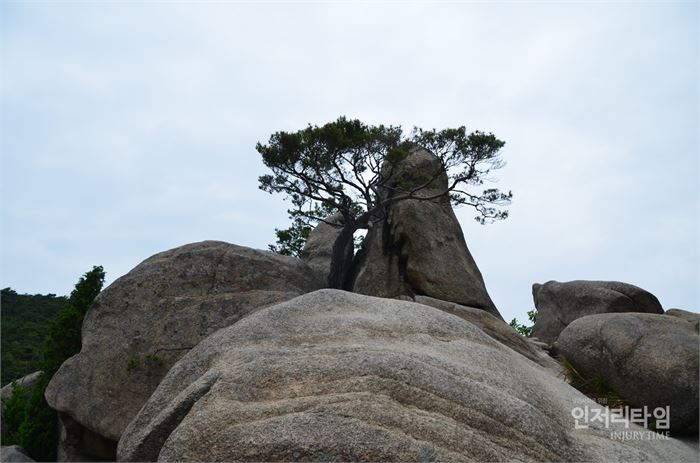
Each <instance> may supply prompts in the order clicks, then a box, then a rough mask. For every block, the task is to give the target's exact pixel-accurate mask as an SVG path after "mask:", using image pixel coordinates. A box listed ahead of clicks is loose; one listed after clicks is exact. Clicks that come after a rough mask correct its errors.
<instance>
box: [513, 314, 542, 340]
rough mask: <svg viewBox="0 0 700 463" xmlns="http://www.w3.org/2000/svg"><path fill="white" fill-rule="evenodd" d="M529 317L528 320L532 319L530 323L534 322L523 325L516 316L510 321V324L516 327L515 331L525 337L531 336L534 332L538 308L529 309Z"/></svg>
mask: <svg viewBox="0 0 700 463" xmlns="http://www.w3.org/2000/svg"><path fill="white" fill-rule="evenodd" d="M527 318H528V320H530V323H532V325H521V324H520V323H518V320H517V319H515V318H514V319H512V320H511V321H510V326H512V327H513V328H514V329H515V331H517V332H518V333H520V334H521V335H523V336H525V337H529V336H530V335H531V334H532V327H533V326H534V324H535V320H537V309H532V310H528V312H527Z"/></svg>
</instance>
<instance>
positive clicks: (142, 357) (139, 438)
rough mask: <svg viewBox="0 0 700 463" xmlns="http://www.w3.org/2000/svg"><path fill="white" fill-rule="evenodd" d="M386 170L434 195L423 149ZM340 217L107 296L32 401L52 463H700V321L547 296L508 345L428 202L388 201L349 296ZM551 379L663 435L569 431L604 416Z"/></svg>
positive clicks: (179, 265) (176, 253)
mask: <svg viewBox="0 0 700 463" xmlns="http://www.w3.org/2000/svg"><path fill="white" fill-rule="evenodd" d="M402 169H404V170H405V172H416V171H419V172H427V173H428V174H431V175H433V177H434V178H436V184H435V185H434V188H435V191H439V189H440V188H444V186H443V183H444V182H446V177H445V176H444V172H442V173H441V172H440V171H438V170H436V169H440V164H439V162H438V160H437V158H435V157H434V156H433V155H432V154H430V153H429V152H427V151H425V150H415V151H413V152H412V153H411V155H410V156H409V157H408V158H407V159H406V160H405V161H404V164H403V167H402ZM435 173H437V174H438V175H434V174H435ZM398 178H400V176H399V177H398ZM431 188H433V187H432V186H431ZM396 191H400V184H397V185H396V186H395V188H390V189H389V190H387V191H386V192H383V193H382V194H385V195H391V194H395V192H396ZM426 194H429V192H426ZM341 220H342V219H341V218H340V217H338V216H334V217H330V218H329V219H328V220H326V222H325V223H322V224H320V225H319V226H318V227H317V228H316V229H315V230H314V231H313V232H312V233H311V235H310V237H309V239H308V242H307V245H306V248H305V249H304V251H303V252H302V254H301V258H295V257H286V256H281V255H277V254H273V253H270V252H266V251H260V250H255V249H250V248H246V247H242V246H237V245H233V244H228V243H223V242H218V241H204V242H200V243H194V244H188V245H185V246H182V247H178V248H175V249H172V250H169V251H166V252H162V253H160V254H156V255H155V256H152V257H150V258H148V259H146V260H145V261H144V262H142V263H141V264H139V265H138V266H136V267H135V268H134V269H133V270H131V271H130V272H129V273H127V274H126V275H125V276H123V277H121V278H119V279H118V280H116V281H115V282H114V283H112V284H111V285H110V286H109V287H108V288H106V289H105V290H104V291H103V292H102V293H101V294H100V295H99V296H98V298H97V299H96V301H95V303H94V305H93V306H92V308H91V309H90V310H89V312H88V314H87V315H86V318H85V321H84V324H83V331H82V350H81V351H80V353H79V354H77V355H76V356H74V357H72V358H70V359H69V360H67V361H66V362H65V363H64V364H63V365H62V367H61V368H60V370H59V371H58V373H57V374H56V375H55V376H54V377H53V379H52V381H51V383H50V384H49V387H48V388H47V390H46V399H47V401H48V403H49V405H50V406H51V407H52V408H54V409H55V410H57V411H58V413H59V426H60V442H59V449H58V455H59V460H61V461H105V460H112V461H115V460H116V461H320V460H322V461H457V460H458V461H467V460H468V461H516V460H517V461H533V462H534V461H572V462H573V461H593V462H599V461H600V462H602V461H623V460H624V461H674V462H675V461H678V462H683V461H693V462H695V461H698V447H697V442H695V443H693V439H695V440H696V439H697V431H698V426H697V425H698V345H699V339H700V338H699V336H700V335H699V333H698V327H699V325H700V315H698V314H695V313H692V312H688V311H683V310H678V309H672V310H668V311H666V312H664V310H663V308H662V306H661V304H660V303H659V301H658V300H657V299H656V298H655V297H654V296H653V295H651V294H650V293H648V292H646V291H644V290H642V289H641V288H637V287H635V286H632V285H628V284H624V283H618V282H600V281H573V282H568V283H558V282H548V283H545V284H543V285H539V284H535V285H534V286H533V296H534V302H535V305H536V307H537V309H538V315H537V321H536V324H535V326H534V328H533V331H532V333H533V337H532V338H528V337H523V336H521V335H519V334H518V333H517V332H516V331H515V330H514V329H513V328H512V327H511V326H510V325H508V324H507V323H505V322H504V321H503V318H502V317H501V315H500V313H499V311H498V309H497V308H496V306H495V304H494V303H493V301H492V300H491V298H490V296H489V294H488V292H487V290H486V285H485V283H484V279H483V277H482V275H481V273H480V271H479V269H478V267H477V265H476V263H475V262H474V259H473V258H472V256H471V254H470V252H469V250H468V248H467V245H466V242H465V239H464V236H463V234H462V230H461V228H460V226H459V223H458V221H457V219H456V217H455V215H454V212H453V210H452V208H451V206H450V203H449V199H447V198H444V197H443V198H437V199H420V198H417V199H410V200H404V201H398V202H394V203H390V206H389V207H387V209H386V211H385V214H384V216H383V218H382V219H381V220H380V221H379V222H377V223H376V224H374V226H373V227H371V229H370V230H369V232H368V234H367V236H366V238H365V241H364V243H363V248H362V250H361V251H360V252H359V254H358V256H357V259H356V265H355V266H354V271H353V274H352V275H351V276H350V279H351V281H350V288H351V289H352V291H344V290H338V289H329V288H327V287H326V286H327V285H326V282H327V281H328V279H327V277H328V274H329V271H330V259H331V253H332V248H333V243H334V241H335V238H336V237H337V236H338V232H339V227H341V226H342V223H341ZM567 369H573V370H575V371H576V372H577V374H580V375H581V376H583V377H588V378H600V379H601V380H604V381H605V382H606V384H608V385H609V386H610V388H612V389H613V390H614V391H615V392H616V393H617V394H619V396H620V397H621V398H622V399H624V400H625V401H626V403H627V404H629V406H630V407H649V408H650V409H651V408H657V407H669V409H670V431H669V432H670V437H669V436H665V438H661V437H659V438H652V437H649V436H650V435H651V434H653V435H655V436H659V434H655V433H654V431H653V430H649V429H645V428H644V427H643V426H640V425H639V424H638V423H636V422H634V420H630V419H628V418H629V417H625V416H621V417H618V418H620V419H617V420H614V421H611V422H609V423H604V424H603V423H600V422H590V423H587V424H588V425H587V426H586V427H585V428H581V427H580V426H579V423H578V422H577V421H576V419H575V418H576V416H575V414H572V412H573V411H574V410H577V409H586V410H587V413H590V414H595V413H598V414H599V415H604V414H605V413H607V412H609V409H608V408H607V407H606V405H605V404H601V403H598V402H596V401H595V400H593V399H592V398H591V397H588V396H587V395H585V394H584V393H582V392H581V391H579V390H577V389H576V388H574V387H572V385H571V384H570V383H569V378H568V377H567V375H566V372H567ZM3 394H4V392H3ZM656 431H659V429H657V430H656ZM645 432H647V433H651V434H644V433H645ZM625 433H637V434H638V435H640V436H642V435H645V436H647V437H646V438H639V439H625V438H616V437H615V436H624V435H626V434H625ZM678 438H680V439H678ZM689 441H690V442H689ZM10 455H12V456H10ZM10 458H18V459H14V460H12V459H10ZM21 458H24V455H23V454H22V451H21V449H19V448H9V447H7V448H5V447H4V448H3V458H2V460H3V461H30V460H28V459H26V460H23V459H21Z"/></svg>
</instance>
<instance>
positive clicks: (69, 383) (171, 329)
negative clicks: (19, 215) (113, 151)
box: [46, 241, 321, 441]
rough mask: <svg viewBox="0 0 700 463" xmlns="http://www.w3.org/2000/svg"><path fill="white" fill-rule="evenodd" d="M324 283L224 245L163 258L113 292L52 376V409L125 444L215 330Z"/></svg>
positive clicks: (300, 267) (288, 263)
mask: <svg viewBox="0 0 700 463" xmlns="http://www.w3.org/2000/svg"><path fill="white" fill-rule="evenodd" d="M319 287H321V283H320V282H319V281H317V280H316V279H315V277H314V274H313V272H312V271H311V270H310V269H309V267H308V266H307V265H305V264H304V263H303V262H301V261H300V260H299V259H296V258H293V257H286V256H281V255H278V254H273V253H270V252H266V251H259V250H255V249H250V248H246V247H242V246H236V245H233V244H229V243H224V242H220V241H204V242H200V243H194V244H188V245H185V246H182V247H178V248H175V249H171V250H169V251H165V252H162V253H159V254H156V255H154V256H152V257H150V258H148V259H146V260H145V261H144V262H142V263H141V264H139V265H138V266H137V267H135V268H134V269H133V270H131V271H130V272H129V273H128V274H126V275H125V276H123V277H121V278H119V279H118V280H116V281H115V282H114V283H112V284H111V285H110V286H109V287H108V288H106V289H105V290H104V291H102V293H100V295H99V296H98V297H97V299H96V300H95V303H94V305H93V306H92V307H91V308H90V310H89V311H88V313H87V314H86V316H85V320H84V322H83V327H82V349H81V351H80V353H79V354H77V355H75V356H74V357H71V358H70V359H68V360H67V361H66V362H65V363H64V364H63V365H62V366H61V368H60V369H59V371H58V372H57V373H56V375H55V376H54V377H53V379H52V380H51V382H50V384H49V386H48V388H47V390H46V399H47V401H48V403H49V405H50V406H51V407H53V408H54V409H56V410H58V411H59V412H61V413H63V414H65V415H68V416H70V417H72V418H73V419H74V420H75V421H77V422H78V423H79V424H80V425H82V426H84V427H86V428H87V429H89V430H90V431H92V432H94V433H96V434H99V435H101V436H103V437H106V438H109V439H112V440H114V441H116V440H118V439H119V437H120V436H121V434H122V431H123V430H124V428H125V427H126V425H127V424H128V423H129V421H131V419H132V418H133V417H134V416H136V413H137V412H138V411H139V409H140V408H141V406H142V405H143V404H144V403H145V402H146V400H147V399H148V398H149V397H150V396H151V393H152V392H153V391H154V390H155V388H156V387H157V386H158V384H159V383H160V380H161V379H162V378H163V376H165V374H166V373H167V372H168V370H169V369H170V367H171V366H172V365H173V364H174V363H175V362H176V361H177V360H178V359H179V358H180V357H182V356H183V355H184V354H185V353H186V352H187V351H188V350H189V349H191V348H192V347H194V346H195V345H196V344H197V343H198V342H199V341H200V340H202V339H204V338H205V337H207V336H208V335H210V334H211V333H213V332H214V331H216V330H218V329H220V328H223V327H226V326H229V325H231V324H233V323H235V322H236V321H238V320H239V319H241V318H242V317H244V316H246V315H247V314H249V313H251V312H253V311H255V310H257V309H259V308H261V307H265V306H268V305H271V304H275V303H277V302H280V301H284V300H288V299H291V298H293V297H295V296H298V295H300V294H303V293H306V292H309V291H313V290H315V289H318V288H319Z"/></svg>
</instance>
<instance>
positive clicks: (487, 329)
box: [414, 296, 561, 374]
mask: <svg viewBox="0 0 700 463" xmlns="http://www.w3.org/2000/svg"><path fill="white" fill-rule="evenodd" d="M414 300H415V302H418V303H419V304H423V305H428V306H430V307H435V308H436V309H440V310H442V311H443V312H447V313H450V314H452V315H456V316H458V317H459V318H462V319H464V320H466V321H468V322H470V323H472V324H474V325H476V326H477V327H479V328H480V329H481V330H482V331H483V332H484V333H486V334H488V335H489V336H491V337H492V338H493V339H495V340H496V341H498V342H500V343H501V344H503V345H504V346H507V347H510V348H511V349H513V350H514V351H515V352H517V353H519V354H521V355H524V356H525V357H527V358H529V359H530V360H532V361H533V362H535V363H538V364H540V365H541V366H543V367H545V368H547V369H549V370H550V371H552V372H553V373H554V374H559V373H561V368H560V366H559V362H557V361H556V360H554V359H553V358H552V357H550V356H549V355H548V354H547V353H546V352H544V351H543V350H542V349H541V348H540V347H539V346H537V345H536V344H534V343H532V342H530V341H529V340H528V339H527V338H524V337H523V336H520V335H519V334H518V333H517V332H516V331H515V330H514V329H513V327H511V326H510V325H509V324H508V323H506V322H504V321H503V320H501V319H500V318H496V317H495V316H493V315H491V314H490V313H488V312H486V311H484V310H481V309H476V308H474V307H466V306H463V305H459V304H455V303H454V302H448V301H441V300H439V299H433V298H432V297H427V296H416V297H415V299H414Z"/></svg>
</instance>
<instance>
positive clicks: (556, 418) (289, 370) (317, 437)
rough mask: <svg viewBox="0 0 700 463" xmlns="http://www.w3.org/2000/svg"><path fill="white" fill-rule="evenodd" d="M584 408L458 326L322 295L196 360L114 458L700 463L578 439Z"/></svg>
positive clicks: (561, 386)
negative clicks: (577, 420) (577, 412)
mask: <svg viewBox="0 0 700 463" xmlns="http://www.w3.org/2000/svg"><path fill="white" fill-rule="evenodd" d="M583 405H589V406H590V407H592V408H598V406H597V405H596V404H595V403H594V402H592V401H590V400H589V399H587V398H586V397H584V396H583V395H582V394H580V393H579V392H578V391H576V390H574V389H573V388H571V387H570V386H568V385H567V384H566V383H564V382H563V381H561V380H559V379H557V378H555V377H553V376H551V375H550V374H548V373H546V372H545V370H543V369H542V368H541V367H539V366H538V365H536V364H535V363H533V362H531V361H530V360H528V359H526V358H525V357H523V356H522V355H520V354H517V353H516V352H514V351H513V350H511V349H508V348H506V347H504V346H503V345H501V344H500V343H498V342H496V341H495V340H494V339H493V338H491V337H489V336H487V335H486V334H484V332H483V331H481V330H480V329H478V328H476V327H475V326H474V325H472V324H471V323H469V322H467V321H465V320H463V319H461V318H459V317H456V316H453V315H450V314H447V313H444V312H442V311H441V310H437V309H435V308H432V307H428V306H424V305H420V304H416V303H412V302H404V301H399V300H389V299H379V298H373V297H368V296H362V295H358V294H352V293H347V292H343V291H338V290H320V291H316V292H313V293H310V294H306V295H304V296H300V297H298V298H296V299H293V300H291V301H288V302H285V303H281V304H278V305H276V306H273V307H268V308H266V309H263V310H260V311H258V312H256V313H254V314H252V315H250V316H248V317H246V318H245V319H243V320H241V321H240V322H238V323H236V324H235V325H233V326H231V327H229V328H226V329H223V330H220V331H218V332H216V333H215V334H213V335H211V336H210V337H208V338H207V339H206V340H204V341H202V342H201V343H200V344H199V345H198V346H197V347H196V348H194V349H193V350H191V351H190V352H189V353H188V354H187V355H186V356H185V357H183V358H182V359H181V360H180V361H179V362H178V363H176V364H175V365H174V366H173V368H172V369H171V370H170V372H169V373H168V375H167V376H166V378H165V379H164V380H163V382H162V383H161V384H160V386H159V387H158V389H157V390H156V392H155V393H154V394H153V396H152V397H151V398H150V400H149V401H148V402H147V403H146V405H145V406H144V407H143V409H142V410H141V411H140V412H139V414H138V416H137V417H136V419H135V420H134V421H132V422H131V423H130V424H129V427H128V428H127V430H126V431H125V433H124V435H123V437H122V439H121V441H120V443H119V449H118V457H119V459H120V460H128V461H151V460H156V459H158V460H160V461H292V460H294V461H319V460H320V461H419V460H420V461H457V460H460V461H464V460H477V461H510V460H519V461H618V460H629V461H695V460H696V459H697V453H696V452H694V451H693V450H692V449H690V448H689V447H687V446H686V445H684V444H682V443H679V442H677V441H675V440H672V441H656V442H646V441H627V442H621V441H613V440H611V439H610V438H609V430H601V429H594V428H591V429H587V430H574V429H573V428H574V423H573V420H572V417H571V410H572V408H573V407H576V406H583ZM615 426H621V425H614V426H613V429H616V427H615ZM631 429H632V430H640V428H638V427H636V426H634V425H633V426H632V427H631Z"/></svg>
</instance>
